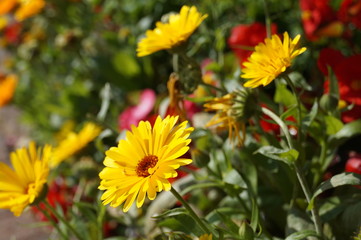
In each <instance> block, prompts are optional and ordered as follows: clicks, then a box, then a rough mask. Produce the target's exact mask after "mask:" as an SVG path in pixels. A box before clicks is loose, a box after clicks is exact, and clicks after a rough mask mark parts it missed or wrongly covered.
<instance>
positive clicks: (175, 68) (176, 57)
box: [172, 53, 179, 73]
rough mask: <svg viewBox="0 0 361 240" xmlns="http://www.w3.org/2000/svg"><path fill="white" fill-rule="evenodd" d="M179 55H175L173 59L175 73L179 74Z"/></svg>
mask: <svg viewBox="0 0 361 240" xmlns="http://www.w3.org/2000/svg"><path fill="white" fill-rule="evenodd" d="M178 58H179V56H178V54H176V53H174V54H173V58H172V64H173V71H174V72H176V73H177V72H178V71H179V62H178Z"/></svg>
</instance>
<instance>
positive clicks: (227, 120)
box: [204, 93, 246, 146]
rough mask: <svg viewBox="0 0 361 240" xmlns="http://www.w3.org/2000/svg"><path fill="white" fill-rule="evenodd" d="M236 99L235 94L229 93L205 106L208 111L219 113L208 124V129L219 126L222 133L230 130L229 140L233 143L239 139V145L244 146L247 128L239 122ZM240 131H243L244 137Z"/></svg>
mask: <svg viewBox="0 0 361 240" xmlns="http://www.w3.org/2000/svg"><path fill="white" fill-rule="evenodd" d="M235 98H236V95H235V94H233V93H229V94H227V95H224V96H223V97H220V98H214V99H212V100H211V101H209V102H207V103H206V104H204V107H205V110H206V111H217V113H216V114H215V115H214V116H213V117H212V118H211V120H210V121H209V122H208V123H207V124H206V127H210V126H217V129H218V130H220V131H223V130H228V138H229V140H230V141H231V142H233V140H234V139H236V138H237V140H238V145H239V146H242V145H243V142H244V140H245V131H246V126H245V124H244V122H243V121H239V120H238V117H237V115H236V109H235V108H234V106H235V101H234V100H235ZM240 131H242V135H241V134H240Z"/></svg>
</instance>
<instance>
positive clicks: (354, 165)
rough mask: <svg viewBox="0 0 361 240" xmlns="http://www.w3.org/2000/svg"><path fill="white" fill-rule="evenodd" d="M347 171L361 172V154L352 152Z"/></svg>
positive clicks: (346, 166)
mask: <svg viewBox="0 0 361 240" xmlns="http://www.w3.org/2000/svg"><path fill="white" fill-rule="evenodd" d="M345 172H353V173H357V174H361V154H357V153H356V154H350V158H349V159H348V160H347V161H346V165H345Z"/></svg>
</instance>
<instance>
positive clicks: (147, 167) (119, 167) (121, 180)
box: [99, 116, 193, 212]
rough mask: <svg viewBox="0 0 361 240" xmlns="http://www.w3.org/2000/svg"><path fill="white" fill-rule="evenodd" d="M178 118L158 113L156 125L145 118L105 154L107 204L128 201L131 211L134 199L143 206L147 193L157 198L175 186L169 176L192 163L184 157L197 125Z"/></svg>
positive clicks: (103, 179)
mask: <svg viewBox="0 0 361 240" xmlns="http://www.w3.org/2000/svg"><path fill="white" fill-rule="evenodd" d="M177 121H178V116H168V117H166V118H165V119H164V120H162V119H161V117H159V116H158V118H157V120H156V121H155V123H154V126H153V128H152V126H151V125H150V123H149V122H148V121H146V122H144V121H141V122H140V123H139V125H138V127H135V126H134V125H133V126H132V131H128V132H127V133H126V139H125V140H120V141H119V144H118V147H111V148H110V149H109V150H108V151H107V152H106V153H105V154H106V157H105V159H104V165H105V166H106V167H105V168H104V169H103V170H102V171H101V172H100V174H99V177H100V179H101V182H100V186H99V189H100V190H106V191H105V192H104V193H103V195H102V197H101V200H102V201H103V204H104V205H106V204H109V203H110V206H112V207H117V206H119V205H120V204H122V203H124V202H125V203H124V205H123V211H124V212H127V211H128V210H129V208H130V207H131V205H132V204H133V202H134V201H136V205H137V207H138V208H139V207H141V206H142V205H143V203H144V200H145V197H146V196H148V198H149V199H150V200H154V199H155V197H156V195H157V192H160V191H162V190H165V191H169V190H170V189H171V184H170V183H169V181H168V179H169V178H174V177H176V176H177V172H176V171H175V169H177V168H179V167H180V166H183V165H187V164H190V163H191V162H192V160H191V159H185V158H181V157H182V155H183V154H185V153H186V152H187V151H188V149H189V147H188V145H189V143H190V142H191V140H190V139H188V137H189V135H190V133H191V132H192V131H193V128H192V127H188V128H187V121H184V122H182V123H181V124H179V125H176V123H177Z"/></svg>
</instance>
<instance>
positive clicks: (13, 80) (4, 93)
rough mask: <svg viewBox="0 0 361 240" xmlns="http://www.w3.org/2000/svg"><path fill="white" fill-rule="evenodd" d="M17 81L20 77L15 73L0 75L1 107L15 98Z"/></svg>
mask: <svg viewBox="0 0 361 240" xmlns="http://www.w3.org/2000/svg"><path fill="white" fill-rule="evenodd" d="M17 82H18V78H17V76H16V75H14V74H10V75H7V76H6V77H0V107H1V106H4V105H5V104H7V103H8V102H9V101H10V100H11V99H12V98H13V95H14V92H15V88H16V85H17Z"/></svg>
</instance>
